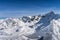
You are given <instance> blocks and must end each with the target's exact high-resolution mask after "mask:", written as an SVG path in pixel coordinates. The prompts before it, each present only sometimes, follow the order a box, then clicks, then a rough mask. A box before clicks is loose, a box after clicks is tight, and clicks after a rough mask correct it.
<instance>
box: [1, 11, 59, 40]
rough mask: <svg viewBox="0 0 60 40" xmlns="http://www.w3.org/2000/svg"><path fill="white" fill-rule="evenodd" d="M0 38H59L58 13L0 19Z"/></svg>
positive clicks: (16, 39)
mask: <svg viewBox="0 0 60 40" xmlns="http://www.w3.org/2000/svg"><path fill="white" fill-rule="evenodd" d="M0 40H60V15H59V14H54V12H50V13H47V14H45V15H37V16H23V17H22V18H6V19H0Z"/></svg>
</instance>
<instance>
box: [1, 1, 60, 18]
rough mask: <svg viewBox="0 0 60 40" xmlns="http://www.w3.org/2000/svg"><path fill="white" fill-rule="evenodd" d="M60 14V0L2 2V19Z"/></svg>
mask: <svg viewBox="0 0 60 40" xmlns="http://www.w3.org/2000/svg"><path fill="white" fill-rule="evenodd" d="M50 11H54V12H55V13H60V0H0V17H21V16H29V15H39V14H45V13H48V12H50Z"/></svg>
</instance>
